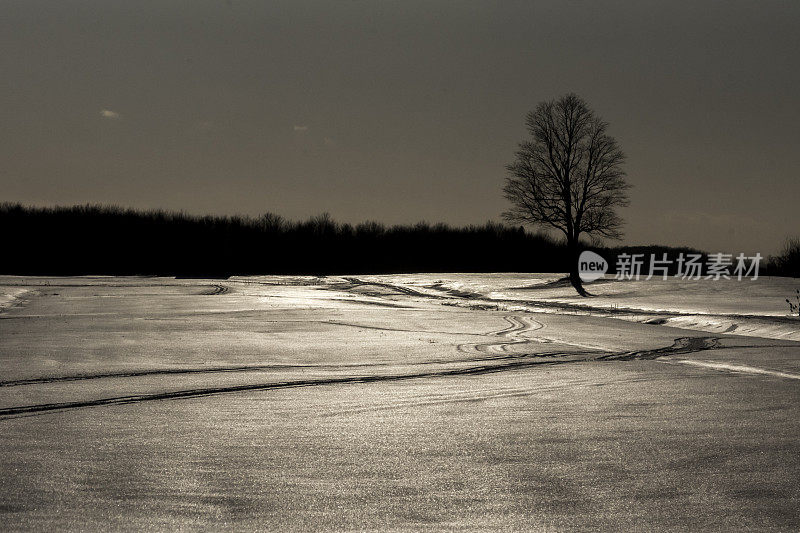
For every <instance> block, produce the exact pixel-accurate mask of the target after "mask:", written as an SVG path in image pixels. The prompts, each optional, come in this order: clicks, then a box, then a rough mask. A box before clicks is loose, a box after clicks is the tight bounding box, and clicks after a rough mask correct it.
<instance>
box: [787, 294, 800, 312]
mask: <svg viewBox="0 0 800 533" xmlns="http://www.w3.org/2000/svg"><path fill="white" fill-rule="evenodd" d="M794 292H795V295H794V302H792V301H791V300H790V299H789V298H786V303H787V304H789V313H791V314H793V315H797V316H800V289H795V290H794Z"/></svg>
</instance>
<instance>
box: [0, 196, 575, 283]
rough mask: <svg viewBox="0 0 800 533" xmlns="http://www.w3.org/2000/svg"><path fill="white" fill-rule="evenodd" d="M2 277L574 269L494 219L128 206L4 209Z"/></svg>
mask: <svg viewBox="0 0 800 533" xmlns="http://www.w3.org/2000/svg"><path fill="white" fill-rule="evenodd" d="M0 231H1V232H2V235H3V237H4V238H3V240H4V252H5V253H3V255H2V263H1V264H0V272H2V273H5V274H27V275H79V274H114V275H164V276H167V275H169V276H198V277H225V276H229V275H234V274H240V275H244V274H320V275H321V274H345V273H352V274H359V273H401V272H447V271H450V272H458V271H460V272H470V271H472V272H502V271H511V272H513V271H526V272H527V271H538V272H558V271H565V270H566V269H567V265H566V263H565V253H564V247H563V246H562V245H561V244H560V243H558V242H556V241H554V240H553V239H551V238H549V237H547V236H546V235H540V234H534V233H530V232H526V231H525V230H523V229H522V228H519V227H509V226H505V225H501V224H495V223H487V224H485V225H483V226H468V227H465V228H454V227H451V226H448V225H446V224H435V225H430V224H426V223H420V224H416V225H406V226H391V227H387V226H384V225H383V224H381V223H378V222H366V223H362V224H358V225H351V224H340V223H337V222H335V221H334V220H332V219H331V218H330V216H328V215H327V214H324V215H320V216H316V217H312V218H310V219H308V220H304V221H298V222H295V221H289V220H286V219H284V218H282V217H280V216H278V215H274V214H266V215H263V216H261V217H242V216H193V215H188V214H184V213H174V212H167V211H136V210H132V209H123V208H118V207H103V206H75V207H54V208H39V207H24V206H21V205H18V204H4V205H2V206H0Z"/></svg>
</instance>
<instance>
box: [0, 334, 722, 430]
mask: <svg viewBox="0 0 800 533" xmlns="http://www.w3.org/2000/svg"><path fill="white" fill-rule="evenodd" d="M517 327H518V326H514V328H512V329H516V328H517ZM718 340H719V339H717V338H709V337H701V338H685V337H684V338H679V339H676V341H675V343H674V344H673V345H672V346H670V347H667V348H660V349H655V350H646V351H641V352H621V353H605V354H604V355H601V356H598V355H594V356H589V357H586V356H579V358H568V359H550V360H543V359H542V358H541V356H539V357H538V358H536V359H533V357H536V356H537V354H527V355H523V356H508V357H502V358H489V359H488V360H486V361H484V363H486V364H481V365H477V366H469V367H464V368H448V369H441V370H430V371H419V372H408V373H404V374H379V375H360V376H343V377H332V378H314V379H302V380H291V381H278V382H269V383H252V384H246V385H231V386H220V387H205V388H195V389H185V390H177V391H165V392H159V393H152V394H134V395H126V396H113V397H107V398H97V399H92V400H83V401H73V402H54V403H46V404H34V405H21V406H16V407H7V408H3V409H0V419H8V418H15V417H19V416H28V415H36V414H42V413H47V412H52V411H65V410H72V409H80V408H85V407H102V406H109V405H125V404H134V403H143V402H149V401H159V400H176V399H182V398H200V397H207V396H216V395H220V394H230V393H237V392H255V391H266V390H275V389H288V388H300V387H316V386H322V385H342V384H354V383H378V382H393V381H405V380H411V379H422V378H442V377H451V376H470V375H482V374H489V373H497V372H507V371H514V370H521V369H525V368H531V367H534V366H541V365H549V366H553V365H558V364H568V363H574V362H581V361H628V360H631V359H655V358H656V357H660V356H664V355H673V354H676V353H682V354H683V353H693V352H696V351H703V350H708V349H714V348H716V347H717V345H718ZM572 355H574V354H572ZM498 359H501V360H502V362H499V361H498Z"/></svg>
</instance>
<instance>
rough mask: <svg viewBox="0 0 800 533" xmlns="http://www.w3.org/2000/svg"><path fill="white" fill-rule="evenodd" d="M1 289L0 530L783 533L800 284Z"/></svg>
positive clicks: (553, 279)
mask: <svg viewBox="0 0 800 533" xmlns="http://www.w3.org/2000/svg"><path fill="white" fill-rule="evenodd" d="M558 279H559V276H556V275H531V274H415V275H395V276H341V277H338V276H337V277H326V278H316V277H281V276H264V277H242V278H232V279H230V280H224V281H219V280H176V279H169V278H112V277H80V278H47V279H45V278H20V277H2V278H0V427H1V428H2V432H0V446H2V451H3V453H2V456H1V457H2V459H0V474H2V475H0V524H3V525H4V529H12V530H19V529H36V530H40V529H45V528H53V529H56V530H63V529H73V530H76V529H80V530H108V529H125V530H142V529H154V530H164V529H170V530H172V529H191V530H194V529H211V530H219V529H231V530H264V529H268V530H287V529H289V530H307V529H314V530H320V529H334V530H341V529H358V530H364V529H372V530H375V529H381V530H383V529H403V530H408V529H421V530H441V529H459V530H462V529H473V530H485V529H494V528H499V529H523V530H552V529H556V530H564V529H578V530H596V529H606V530H619V529H626V530H630V529H637V530H665V529H667V530H697V529H704V530H705V529H713V530H725V531H729V530H741V529H760V530H796V529H798V527H800V512H798V508H799V507H798V505H799V504H800V487H798V484H797V479H799V478H800V459H799V458H800V454H798V451H800V446H799V445H800V416H798V415H800V408H799V407H800V395H799V394H798V390H799V389H798V387H800V342H798V341H800V321H798V319H797V318H795V317H790V316H789V313H788V312H789V309H788V305H787V304H786V302H785V301H784V299H785V298H787V297H789V296H790V295H791V294H792V293H793V292H794V290H795V288H796V287H797V286H798V285H800V283H798V281H797V280H787V279H778V278H773V279H770V278H762V279H759V280H756V281H735V280H728V281H718V282H712V281H693V282H689V281H687V282H682V281H678V280H669V281H640V282H633V281H625V282H621V281H615V280H611V279H607V280H602V281H600V282H597V283H594V284H591V285H589V289H590V291H591V292H593V293H594V294H595V295H596V296H595V297H594V298H591V299H582V298H579V297H577V296H574V295H573V292H572V289H570V288H569V287H567V286H563V283H559V282H558Z"/></svg>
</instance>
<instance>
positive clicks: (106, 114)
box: [100, 109, 120, 120]
mask: <svg viewBox="0 0 800 533" xmlns="http://www.w3.org/2000/svg"><path fill="white" fill-rule="evenodd" d="M100 116H101V117H103V118H107V119H110V120H117V119H119V118H120V115H119V113H117V112H116V111H111V110H110V109H101V110H100Z"/></svg>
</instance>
